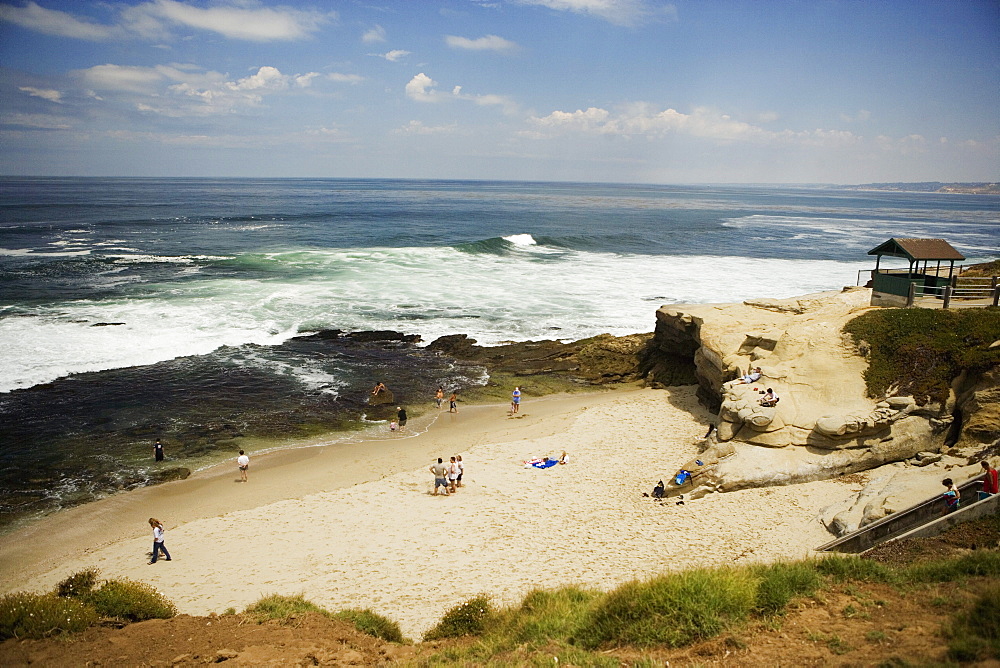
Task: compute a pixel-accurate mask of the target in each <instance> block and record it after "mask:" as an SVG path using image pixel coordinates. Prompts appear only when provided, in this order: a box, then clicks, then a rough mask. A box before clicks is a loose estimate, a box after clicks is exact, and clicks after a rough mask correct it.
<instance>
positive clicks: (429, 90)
mask: <svg viewBox="0 0 1000 668" xmlns="http://www.w3.org/2000/svg"><path fill="white" fill-rule="evenodd" d="M437 85H438V82H436V81H434V80H433V79H431V78H430V77H429V76H427V75H426V74H424V73H423V72H421V73H420V74H418V75H416V76H415V77H413V78H412V79H410V81H409V83H407V84H406V96H407V97H409V98H410V99H411V100H416V101H417V102H443V101H445V100H466V101H468V102H472V103H474V104H476V105H478V106H481V107H488V106H500V107H503V108H504V112H506V113H515V112H516V111H517V108H518V106H517V103H515V102H514V101H513V100H511V99H510V98H508V97H505V96H503V95H470V94H468V93H463V92H462V87H461V86H454V87H453V88H452V89H451V95H449V94H447V93H442V92H440V91H437V90H435V89H434V87H435V86H437Z"/></svg>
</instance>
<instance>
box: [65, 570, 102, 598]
mask: <svg viewBox="0 0 1000 668" xmlns="http://www.w3.org/2000/svg"><path fill="white" fill-rule="evenodd" d="M100 575H101V572H100V571H99V570H97V569H96V568H88V569H86V570H82V571H80V572H78V573H73V575H70V576H69V577H68V578H66V579H65V580H63V581H62V582H60V583H59V584H57V585H56V595H57V596H63V597H77V598H79V597H81V596H86V595H87V594H89V593H90V592H92V591H94V587H95V586H96V585H97V579H98V578H99V577H100Z"/></svg>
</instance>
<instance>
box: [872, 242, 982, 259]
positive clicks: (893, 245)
mask: <svg viewBox="0 0 1000 668" xmlns="http://www.w3.org/2000/svg"><path fill="white" fill-rule="evenodd" d="M868 254H869V255H888V256H889V257H905V258H907V259H908V260H910V262H916V261H917V260H964V259H965V256H964V255H962V254H961V253H959V252H958V251H957V250H955V248H954V246H952V245H951V244H950V243H948V242H947V241H945V240H944V239H897V238H895V237H893V238H892V239H889V240H888V241H886V242H885V243H883V244H880V245H878V246H876V247H875V248H873V249H871V250H870V251H868Z"/></svg>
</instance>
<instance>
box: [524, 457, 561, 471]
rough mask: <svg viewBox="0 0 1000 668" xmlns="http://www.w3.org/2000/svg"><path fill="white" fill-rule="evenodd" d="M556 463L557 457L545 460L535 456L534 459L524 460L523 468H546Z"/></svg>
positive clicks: (557, 461)
mask: <svg viewBox="0 0 1000 668" xmlns="http://www.w3.org/2000/svg"><path fill="white" fill-rule="evenodd" d="M558 463H559V460H558V459H549V460H545V459H539V458H538V457H535V458H534V459H529V460H528V461H526V462H524V468H526V469H527V468H536V469H547V468H551V467H553V466H555V465H556V464H558Z"/></svg>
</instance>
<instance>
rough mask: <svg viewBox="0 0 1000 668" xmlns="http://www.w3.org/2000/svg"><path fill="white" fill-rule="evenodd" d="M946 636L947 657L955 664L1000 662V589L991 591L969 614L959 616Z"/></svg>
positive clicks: (976, 603) (979, 600)
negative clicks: (996, 660) (989, 660)
mask: <svg viewBox="0 0 1000 668" xmlns="http://www.w3.org/2000/svg"><path fill="white" fill-rule="evenodd" d="M945 633H946V634H947V636H948V656H949V657H950V658H952V659H954V660H956V661H986V660H988V659H1000V585H996V584H994V585H992V586H991V587H988V588H987V589H986V590H985V591H983V593H982V594H981V595H980V596H979V597H977V599H976V601H975V603H973V605H972V608H971V609H970V610H968V611H967V612H959V613H957V614H956V615H955V616H954V617H953V618H952V620H951V623H950V624H949V625H948V626H947V627H946V629H945Z"/></svg>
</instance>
